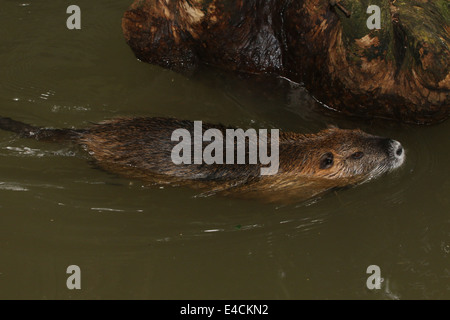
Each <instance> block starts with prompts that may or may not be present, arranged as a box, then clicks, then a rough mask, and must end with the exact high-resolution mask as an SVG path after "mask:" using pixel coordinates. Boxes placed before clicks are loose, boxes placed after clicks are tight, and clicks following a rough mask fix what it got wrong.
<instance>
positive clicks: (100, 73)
mask: <svg viewBox="0 0 450 320" xmlns="http://www.w3.org/2000/svg"><path fill="white" fill-rule="evenodd" d="M77 4H78V5H79V6H80V7H81V9H82V19H83V22H82V30H80V31H79V32H78V31H77V32H71V31H68V30H67V29H66V28H65V19H66V16H65V15H64V12H65V9H66V8H65V7H64V6H65V5H64V4H63V3H58V2H48V3H45V4H44V3H34V2H33V3H31V2H30V3H27V5H26V6H25V5H21V4H20V3H17V2H15V1H6V2H5V3H2V9H3V10H2V11H0V25H1V26H2V27H3V28H1V29H2V30H8V32H7V33H5V32H4V33H2V48H0V69H1V70H2V78H1V79H0V103H1V107H0V108H1V110H0V115H2V116H8V117H11V118H15V119H18V120H21V121H24V122H29V123H33V124H36V125H42V126H49V127H75V128H81V127H85V126H88V125H89V124H90V123H92V122H98V121H101V120H104V119H109V118H112V117H115V116H138V115H141V116H155V115H159V116H172V117H177V118H185V119H191V120H202V121H205V122H211V123H219V122H220V123H224V124H230V125H235V126H238V127H252V126H254V127H259V128H280V129H282V130H286V131H297V132H305V133H306V132H316V131H318V130H320V129H323V128H325V127H327V125H330V124H332V125H337V126H339V127H342V128H361V129H362V130H364V131H366V132H368V133H372V134H377V135H382V136H388V137H391V138H393V139H396V140H399V141H401V142H402V144H403V145H404V146H405V149H406V153H407V160H406V164H405V165H404V166H403V167H402V168H401V169H400V170H397V171H395V172H393V173H391V174H389V175H386V176H383V177H381V178H379V179H377V180H375V181H371V182H369V183H365V184H363V185H360V186H358V187H355V188H350V189H347V190H340V191H337V192H333V193H330V194H327V195H324V196H323V197H321V198H317V199H312V200H311V201H309V202H306V203H299V204H292V205H284V206H280V205H268V204H264V203H260V202H257V201H250V200H239V199H231V198H227V197H219V196H210V197H198V193H196V192H195V191H193V190H188V189H185V188H172V187H163V188H159V187H148V186H144V185H143V184H142V183H141V182H139V181H129V180H127V179H123V178H120V177H117V176H115V175H112V174H110V173H107V172H104V171H101V170H99V169H98V168H96V167H95V166H94V165H93V164H92V163H90V158H89V156H88V155H87V154H85V152H84V151H83V150H80V149H79V148H76V147H73V146H68V145H67V146H66V145H54V144H46V143H40V142H37V141H34V140H24V139H20V138H18V137H17V136H15V135H14V134H11V133H8V132H0V171H1V177H0V298H41V299H42V298H160V299H164V298H172V299H175V298H192V299H195V298H211V299H214V298H221V299H231V298H234V299H240V298H250V299H299V298H313V299H315V298H363V299H408V298H447V299H448V298H450V296H449V292H450V291H449V289H450V287H449V283H450V281H449V278H450V270H449V267H448V266H449V265H450V264H449V259H450V253H449V252H450V219H449V217H448V212H449V209H450V202H449V198H448V194H449V191H450V183H449V180H448V177H449V167H448V162H449V156H450V152H449V150H450V148H449V147H450V146H449V140H448V138H447V137H448V134H449V131H450V124H449V123H448V122H447V123H444V124H441V125H439V126H434V127H414V126H406V125H401V124H397V123H390V122H384V121H380V120H374V121H359V120H358V119H348V118H344V117H341V116H340V115H337V114H333V116H330V112H329V111H325V110H324V109H323V107H321V106H320V105H317V104H316V103H315V102H314V99H313V98H312V97H310V96H309V95H308V93H307V92H306V91H305V90H304V88H302V87H301V86H300V85H299V84H295V83H291V82H289V81H287V80H286V79H263V80H261V79H254V77H248V76H235V75H230V74H225V73H223V72H220V71H217V70H211V69H208V70H202V71H201V72H200V74H197V75H196V76H195V77H184V76H182V75H179V74H175V73H173V72H170V71H168V70H163V69H160V68H158V67H154V66H150V65H147V64H144V63H141V62H139V61H137V60H136V59H135V58H134V56H133V55H132V53H131V51H130V50H129V48H128V47H127V46H126V44H125V43H124V41H123V38H122V35H121V30H120V19H121V14H122V12H123V11H124V10H125V9H126V7H127V6H128V3H126V1H125V2H123V1H118V0H117V1H106V0H100V1H95V4H93V3H92V2H89V1H78V2H77ZM99 8H101V11H102V14H101V15H99V14H98V10H99ZM61 12H62V13H63V14H62V15H61ZM37 25H39V28H37V27H36V26H37ZM71 264H77V265H79V266H80V268H81V269H82V274H83V281H82V283H83V287H82V290H81V291H79V292H73V291H69V290H67V288H66V287H65V281H66V274H65V270H66V268H67V266H69V265H71ZM373 264H376V265H378V266H379V267H380V269H381V276H382V278H383V279H384V281H383V284H382V289H381V290H378V291H377V290H374V291H371V290H369V289H367V288H366V285H365V284H366V280H367V277H368V274H366V269H367V267H368V266H369V265H373Z"/></svg>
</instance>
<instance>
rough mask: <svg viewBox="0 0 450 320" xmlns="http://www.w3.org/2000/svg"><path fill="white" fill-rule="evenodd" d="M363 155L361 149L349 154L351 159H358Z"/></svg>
mask: <svg viewBox="0 0 450 320" xmlns="http://www.w3.org/2000/svg"><path fill="white" fill-rule="evenodd" d="M363 156H364V153H363V152H361V151H358V152H355V153H354V154H352V155H351V157H352V159H355V160H359V159H361V158H362V157H363Z"/></svg>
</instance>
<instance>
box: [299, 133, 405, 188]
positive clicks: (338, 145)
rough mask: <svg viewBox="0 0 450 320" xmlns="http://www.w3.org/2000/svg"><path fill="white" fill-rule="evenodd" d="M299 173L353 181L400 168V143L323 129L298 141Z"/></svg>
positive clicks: (403, 158) (402, 157)
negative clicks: (301, 151)
mask: <svg viewBox="0 0 450 320" xmlns="http://www.w3.org/2000/svg"><path fill="white" fill-rule="evenodd" d="M301 145H302V149H303V150H306V151H307V152H305V153H304V156H303V158H302V159H301V161H302V165H301V166H300V167H301V171H302V174H306V175H312V176H314V177H321V178H327V179H333V180H339V179H344V180H345V179H348V180H353V181H354V182H362V181H364V180H367V179H370V178H373V177H376V176H379V175H380V174H382V173H385V172H387V171H390V170H393V169H395V168H398V167H400V166H401V165H402V164H403V162H404V160H405V151H404V149H403V147H402V145H401V144H400V142H398V141H395V140H392V139H389V138H383V137H377V136H373V135H370V134H367V133H365V132H363V131H361V130H343V129H337V128H332V129H327V130H324V131H321V132H319V133H318V134H313V135H306V136H304V139H302V143H301Z"/></svg>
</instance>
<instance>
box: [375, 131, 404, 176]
mask: <svg viewBox="0 0 450 320" xmlns="http://www.w3.org/2000/svg"><path fill="white" fill-rule="evenodd" d="M381 147H382V148H383V149H384V150H385V152H386V154H387V161H388V163H387V168H386V169H387V170H393V169H396V168H398V167H400V166H401V165H402V164H403V162H405V150H404V149H403V146H402V144H401V143H400V142H398V141H397V140H393V139H389V138H383V139H382V140H381Z"/></svg>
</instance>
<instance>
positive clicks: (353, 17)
mask: <svg viewBox="0 0 450 320" xmlns="http://www.w3.org/2000/svg"><path fill="white" fill-rule="evenodd" d="M369 5H377V6H378V7H379V8H380V9H381V11H380V12H381V15H380V18H381V19H380V21H381V28H380V29H372V30H371V29H369V28H368V26H367V20H368V19H369V18H371V15H372V13H367V9H368V7H369ZM449 8H450V2H449V1H448V0H434V1H432V0H342V1H340V2H339V1H330V0H295V1H294V0H168V1H166V0H136V1H135V2H134V3H133V4H132V5H131V7H130V9H129V10H128V11H126V12H125V15H124V18H123V21H122V27H123V31H124V35H125V38H126V40H127V42H128V44H129V45H130V47H131V48H132V50H133V51H134V52H135V54H136V56H137V57H138V58H139V59H141V60H143V61H146V62H150V63H154V64H158V65H160V66H163V67H166V68H170V69H173V70H176V71H180V72H188V71H191V70H195V68H196V67H197V66H198V65H199V64H201V63H204V64H210V65H214V66H217V67H220V68H224V69H227V70H234V71H241V72H249V73H272V74H275V75H282V76H285V77H288V78H290V79H292V80H294V81H297V82H303V83H304V84H305V86H306V88H307V89H308V90H309V92H311V93H312V95H314V96H315V97H316V98H317V99H318V100H319V101H321V102H322V103H324V104H325V105H327V106H328V107H330V108H332V109H336V110H338V111H340V112H343V113H346V114H349V115H358V116H364V117H381V118H388V119H397V120H400V121H403V122H412V123H420V124H431V123H437V122H440V121H443V120H445V119H447V118H448V117H449V115H450V108H449V102H450V95H449V92H450V72H449V71H450V70H449V65H450V64H449V62H450V50H449V47H450V36H449V32H450V26H449V24H450V11H449ZM348 15H350V17H348ZM369 20H370V19H369Z"/></svg>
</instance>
